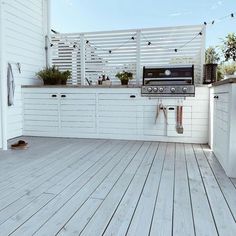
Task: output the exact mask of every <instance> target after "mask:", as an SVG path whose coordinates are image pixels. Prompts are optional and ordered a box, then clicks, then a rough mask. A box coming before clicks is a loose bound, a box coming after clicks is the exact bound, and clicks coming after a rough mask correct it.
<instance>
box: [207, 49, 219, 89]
mask: <svg viewBox="0 0 236 236" xmlns="http://www.w3.org/2000/svg"><path fill="white" fill-rule="evenodd" d="M219 60H220V57H219V55H218V53H217V52H216V50H215V48H214V47H209V48H207V50H206V52H205V65H204V81H203V83H204V84H211V83H214V82H216V78H217V66H218V62H219Z"/></svg>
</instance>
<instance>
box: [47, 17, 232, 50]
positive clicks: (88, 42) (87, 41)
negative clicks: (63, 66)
mask: <svg viewBox="0 0 236 236" xmlns="http://www.w3.org/2000/svg"><path fill="white" fill-rule="evenodd" d="M228 17H231V18H234V17H235V13H231V14H230V15H227V16H224V17H221V18H219V19H217V20H212V21H211V22H208V23H207V22H206V21H204V23H203V24H204V25H205V26H207V25H208V24H211V25H214V24H215V22H216V21H217V22H218V21H221V20H223V19H226V18H228ZM52 32H53V33H55V34H58V32H56V31H54V30H52ZM141 35H142V36H143V37H144V38H145V39H146V40H147V45H148V46H150V45H152V42H151V41H149V40H148V39H147V38H146V37H145V35H143V34H142V33H141ZM199 35H200V36H202V35H203V29H202V30H201V31H200V32H199V33H198V34H196V35H195V36H194V37H193V38H192V39H191V40H189V41H188V42H186V43H185V44H184V45H182V46H181V47H179V48H175V49H174V51H175V52H178V51H179V50H180V49H182V48H184V47H185V46H186V45H188V44H189V43H191V42H192V41H193V40H194V39H196V38H197V37H198V36H199ZM134 36H136V34H135V35H134ZM134 36H132V37H131V38H130V39H131V40H135V37H134ZM130 39H129V40H127V41H126V42H124V43H123V44H122V45H120V46H119V47H117V48H115V49H113V50H107V49H102V48H99V47H97V46H96V47H95V46H94V50H98V49H99V50H102V51H108V52H109V54H111V53H112V52H113V51H116V50H119V49H120V48H121V47H123V46H124V45H126V44H127V43H128V42H129V41H130ZM85 42H86V44H90V46H92V45H91V43H90V41H89V40H86V41H85ZM76 43H77V42H74V45H73V48H77V45H76ZM50 46H51V47H53V46H54V44H53V43H51V44H50ZM163 49H165V50H167V49H168V48H164V47H163ZM168 50H171V49H168Z"/></svg>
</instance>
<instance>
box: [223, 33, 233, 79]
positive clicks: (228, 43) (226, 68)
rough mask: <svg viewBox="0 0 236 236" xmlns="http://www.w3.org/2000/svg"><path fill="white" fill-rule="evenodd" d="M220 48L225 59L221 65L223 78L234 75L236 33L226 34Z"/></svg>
mask: <svg viewBox="0 0 236 236" xmlns="http://www.w3.org/2000/svg"><path fill="white" fill-rule="evenodd" d="M221 49H222V53H223V56H224V59H225V60H224V63H223V64H222V66H221V71H222V74H223V75H224V78H225V79H227V78H232V77H236V34H234V33H230V34H228V35H227V36H226V37H225V39H224V40H223V46H222V47H221Z"/></svg>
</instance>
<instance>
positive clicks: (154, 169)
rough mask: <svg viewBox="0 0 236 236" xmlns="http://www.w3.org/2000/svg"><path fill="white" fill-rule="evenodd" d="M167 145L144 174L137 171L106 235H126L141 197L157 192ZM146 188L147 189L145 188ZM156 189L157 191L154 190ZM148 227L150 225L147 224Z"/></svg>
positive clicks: (161, 145)
mask: <svg viewBox="0 0 236 236" xmlns="http://www.w3.org/2000/svg"><path fill="white" fill-rule="evenodd" d="M166 147H167V145H166V143H161V144H160V145H159V147H158V150H157V152H156V153H155V158H154V160H153V163H152V165H151V166H148V165H146V166H145V168H144V169H143V170H142V174H139V173H137V175H136V176H135V178H134V180H133V181H132V183H131V185H130V187H129V189H128V190H127V192H126V194H125V196H124V198H123V199H122V201H121V203H120V205H119V207H118V208H117V210H116V212H115V214H114V215H113V217H112V219H111V221H110V222H109V225H108V226H107V228H106V231H105V232H104V236H108V235H125V234H126V232H127V230H128V228H129V225H130V221H131V219H132V217H133V215H134V212H135V210H136V208H137V206H138V204H139V202H140V197H141V196H142V195H144V194H147V193H148V192H149V193H148V195H149V196H148V198H149V199H150V195H151V194H150V192H152V191H153V193H154V195H155V194H156V192H157V187H156V186H158V183H159V181H160V176H161V170H162V166H163V162H164V156H165V152H166ZM150 157H151V156H150ZM146 184H148V186H147V187H145V186H146ZM144 188H146V189H145V190H144ZM155 189H156V191H154V190H155ZM142 201H143V200H142ZM152 210H153V208H152ZM142 225H144V224H142ZM147 227H150V225H147Z"/></svg>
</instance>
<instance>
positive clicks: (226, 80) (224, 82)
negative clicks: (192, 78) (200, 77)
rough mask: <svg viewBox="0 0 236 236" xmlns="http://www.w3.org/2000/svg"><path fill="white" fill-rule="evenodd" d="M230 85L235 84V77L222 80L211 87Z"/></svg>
mask: <svg viewBox="0 0 236 236" xmlns="http://www.w3.org/2000/svg"><path fill="white" fill-rule="evenodd" d="M232 83H236V76H235V77H234V78H228V79H223V80H221V81H218V82H215V83H213V84H212V86H213V87H214V86H219V85H223V84H232Z"/></svg>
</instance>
